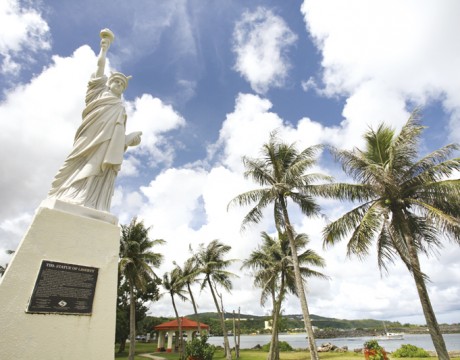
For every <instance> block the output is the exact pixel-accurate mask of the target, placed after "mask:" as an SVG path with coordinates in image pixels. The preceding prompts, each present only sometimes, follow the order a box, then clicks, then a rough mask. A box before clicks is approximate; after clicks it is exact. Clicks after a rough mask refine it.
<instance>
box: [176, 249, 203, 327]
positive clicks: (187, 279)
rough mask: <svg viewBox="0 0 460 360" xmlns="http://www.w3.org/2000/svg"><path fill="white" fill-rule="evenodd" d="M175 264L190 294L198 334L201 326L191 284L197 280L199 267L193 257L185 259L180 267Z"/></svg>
mask: <svg viewBox="0 0 460 360" xmlns="http://www.w3.org/2000/svg"><path fill="white" fill-rule="evenodd" d="M174 264H176V263H174ZM176 266H177V267H178V268H179V270H180V272H181V275H182V281H183V282H184V283H185V286H186V287H187V291H188V294H189V295H190V301H191V302H192V305H193V311H194V313H195V320H196V322H197V331H198V334H200V333H201V326H200V318H199V316H198V307H197V305H196V301H195V297H194V296H193V292H192V285H193V284H194V283H196V282H199V280H198V276H199V275H200V269H199V268H198V264H197V262H196V259H195V258H194V257H191V258H189V259H187V260H186V261H185V262H184V265H183V266H182V268H181V267H180V266H179V265H177V264H176Z"/></svg>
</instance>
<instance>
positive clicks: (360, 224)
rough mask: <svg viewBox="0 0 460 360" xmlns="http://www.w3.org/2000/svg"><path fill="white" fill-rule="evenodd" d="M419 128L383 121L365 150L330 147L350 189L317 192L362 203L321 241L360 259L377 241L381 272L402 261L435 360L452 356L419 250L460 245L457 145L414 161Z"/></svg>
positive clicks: (414, 118) (414, 123) (413, 122)
mask: <svg viewBox="0 0 460 360" xmlns="http://www.w3.org/2000/svg"><path fill="white" fill-rule="evenodd" d="M423 129H424V127H423V126H421V125H420V121H419V115H418V113H417V112H414V113H413V114H412V115H411V116H410V118H409V120H408V121H407V122H406V124H405V125H404V126H403V127H402V129H401V131H400V132H399V134H396V133H395V131H394V130H393V129H392V128H390V127H389V126H387V125H385V124H381V125H380V126H378V128H377V130H375V131H374V130H372V129H371V130H369V131H367V132H366V133H365V135H364V140H365V149H364V150H360V149H357V148H355V149H353V150H351V151H347V150H343V151H339V150H333V153H334V154H335V156H336V158H337V159H338V161H339V162H340V163H341V164H342V168H343V170H344V172H345V173H346V174H348V175H350V176H351V177H352V178H353V179H354V180H355V181H356V183H355V184H347V183H337V184H331V185H325V186H324V187H323V189H321V191H319V192H318V194H319V195H323V196H329V197H334V198H338V199H342V200H348V201H350V200H351V201H354V202H359V203H360V205H358V206H356V207H354V208H353V209H351V210H350V211H348V212H347V213H345V214H344V215H343V216H342V217H340V218H339V219H337V220H335V221H334V222H332V223H330V224H328V225H327V226H326V228H325V229H324V244H325V245H334V244H336V243H337V242H338V241H340V240H342V239H344V238H348V245H347V253H348V255H349V256H350V255H357V256H358V257H363V256H365V255H367V254H368V253H369V251H370V249H371V246H372V243H373V241H374V240H375V241H376V249H377V260H378V265H379V268H380V270H381V271H382V270H384V271H388V269H387V264H388V263H389V262H394V260H395V259H396V258H398V257H399V258H400V259H401V260H402V261H403V262H404V264H405V265H406V267H407V268H408V270H409V271H410V273H411V275H412V277H413V278H414V281H415V285H416V288H417V292H418V295H419V298H420V302H421V305H422V309H423V313H424V315H425V319H426V322H427V326H428V328H429V332H430V334H431V338H432V341H433V344H434V347H435V349H436V352H437V353H438V357H439V358H440V359H448V358H449V355H448V353H447V349H446V346H445V343H444V339H443V337H442V335H441V332H440V329H439V326H438V322H437V320H436V317H435V313H434V310H433V307H432V305H431V301H430V298H429V296H428V291H427V288H426V280H427V279H428V276H427V275H426V274H424V273H423V272H422V269H421V266H420V260H419V253H423V254H426V255H430V253H432V252H433V251H434V250H435V249H436V248H437V247H439V246H440V245H441V239H442V238H448V239H450V240H452V241H454V242H456V243H457V244H460V180H458V179H452V178H450V177H451V176H452V175H453V174H454V173H455V172H456V171H458V170H460V158H458V157H457V158H451V155H452V153H453V152H454V151H455V150H458V149H459V147H458V146H457V145H455V144H451V145H446V146H444V147H442V148H440V149H438V150H435V151H433V152H431V153H429V154H428V155H426V156H424V157H421V158H419V156H418V153H417V151H418V144H419V141H420V137H421V134H422V131H423Z"/></svg>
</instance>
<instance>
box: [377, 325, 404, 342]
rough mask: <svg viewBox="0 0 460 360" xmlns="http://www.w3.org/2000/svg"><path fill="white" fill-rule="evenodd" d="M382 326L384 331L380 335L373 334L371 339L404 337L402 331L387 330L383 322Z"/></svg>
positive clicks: (401, 338)
mask: <svg viewBox="0 0 460 360" xmlns="http://www.w3.org/2000/svg"><path fill="white" fill-rule="evenodd" d="M383 328H384V329H385V333H383V334H382V335H377V336H374V337H373V339H375V340H403V339H404V333H394V332H388V330H387V327H386V326H385V323H383Z"/></svg>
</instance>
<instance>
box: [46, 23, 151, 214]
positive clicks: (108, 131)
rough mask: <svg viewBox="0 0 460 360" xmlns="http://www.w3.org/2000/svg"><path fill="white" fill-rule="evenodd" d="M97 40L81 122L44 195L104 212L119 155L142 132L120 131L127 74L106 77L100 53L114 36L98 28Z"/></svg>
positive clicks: (112, 184) (110, 193) (134, 142)
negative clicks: (97, 51)
mask: <svg viewBox="0 0 460 360" xmlns="http://www.w3.org/2000/svg"><path fill="white" fill-rule="evenodd" d="M100 37H101V43H100V44H101V48H100V52H99V56H98V61H97V68H96V72H95V73H94V74H92V76H91V78H90V80H89V82H88V88H87V91H86V99H85V108H84V110H83V113H82V123H81V125H80V127H79V128H78V129H77V132H76V134H75V139H74V144H73V149H72V151H71V152H70V154H69V155H68V156H67V158H66V160H65V162H64V165H63V166H62V167H61V168H60V169H59V171H58V173H57V174H56V176H55V178H54V180H53V183H52V185H51V190H50V191H49V193H48V197H49V198H52V199H59V200H61V201H65V202H68V203H72V204H77V205H81V206H85V207H89V208H93V209H97V210H101V211H107V212H109V211H110V203H111V200H112V196H113V192H114V186H115V179H116V177H117V174H118V171H119V170H120V168H121V163H122V161H123V155H124V153H125V151H126V149H127V148H128V146H136V145H138V144H139V143H140V142H141V135H142V133H141V132H140V131H139V132H134V133H131V134H128V135H127V134H126V133H125V128H126V111H125V107H124V104H123V100H122V97H121V95H122V94H123V92H124V91H125V89H126V87H127V86H128V82H129V79H130V78H131V76H125V75H124V74H122V73H120V72H114V73H112V74H111V75H110V76H109V77H108V78H107V76H106V75H105V74H104V71H105V63H106V55H107V51H108V49H109V47H110V45H111V43H112V41H113V40H114V38H115V37H114V34H113V33H112V31H110V30H109V29H103V30H101V32H100Z"/></svg>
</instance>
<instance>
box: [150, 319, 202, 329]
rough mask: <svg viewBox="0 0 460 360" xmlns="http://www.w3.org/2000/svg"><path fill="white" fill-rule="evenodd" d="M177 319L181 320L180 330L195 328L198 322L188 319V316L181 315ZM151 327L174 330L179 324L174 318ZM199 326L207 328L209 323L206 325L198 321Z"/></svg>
mask: <svg viewBox="0 0 460 360" xmlns="http://www.w3.org/2000/svg"><path fill="white" fill-rule="evenodd" d="M179 320H180V321H181V326H182V330H184V329H185V330H186V329H196V328H197V327H198V322H196V321H193V320H190V319H189V318H186V317H181V318H180V319H179ZM153 328H154V329H155V330H175V329H179V325H178V322H177V319H176V320H171V321H167V322H165V323H163V324H160V325H157V326H154V327H153ZM200 328H202V329H209V325H206V324H203V323H201V322H200Z"/></svg>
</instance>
